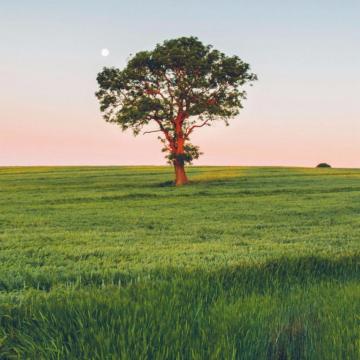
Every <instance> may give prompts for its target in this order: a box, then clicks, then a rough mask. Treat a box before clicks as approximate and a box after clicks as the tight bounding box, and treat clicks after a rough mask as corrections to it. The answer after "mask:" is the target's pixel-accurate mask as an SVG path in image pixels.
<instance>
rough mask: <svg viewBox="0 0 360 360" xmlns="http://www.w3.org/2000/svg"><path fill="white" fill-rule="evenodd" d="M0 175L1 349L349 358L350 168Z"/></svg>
mask: <svg viewBox="0 0 360 360" xmlns="http://www.w3.org/2000/svg"><path fill="white" fill-rule="evenodd" d="M170 171H171V170H169V169H168V168H166V167H164V168H162V167H158V168H153V167H142V168H115V167H114V168H3V169H0V200H1V201H0V358H1V359H12V358H14V359H16V358H21V359H111V358H113V359H119V358H121V359H145V358H146V359H321V360H322V359H359V358H360V282H359V280H360V273H359V270H360V242H359V238H360V219H359V209H360V188H359V185H358V184H359V180H360V171H358V170H334V169H325V170H322V169H295V168H288V169H286V168H282V169H281V168H278V169H276V168H211V167H204V168H192V169H191V175H190V176H191V178H192V179H193V183H192V184H191V185H190V186H188V187H185V188H182V189H176V188H173V187H170V186H168V184H167V182H168V181H169V179H170V178H171V173H170Z"/></svg>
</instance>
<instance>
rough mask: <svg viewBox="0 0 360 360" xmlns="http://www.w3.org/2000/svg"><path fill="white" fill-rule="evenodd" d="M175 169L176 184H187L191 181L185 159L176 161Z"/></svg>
mask: <svg viewBox="0 0 360 360" xmlns="http://www.w3.org/2000/svg"><path fill="white" fill-rule="evenodd" d="M174 169H175V185H176V186H181V185H185V184H187V183H188V182H189V180H188V178H187V176H186V173H185V165H184V162H183V161H178V160H175V161H174Z"/></svg>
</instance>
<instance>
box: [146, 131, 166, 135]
mask: <svg viewBox="0 0 360 360" xmlns="http://www.w3.org/2000/svg"><path fill="white" fill-rule="evenodd" d="M155 132H163V131H162V130H152V131H145V132H144V133H143V135H145V134H151V133H155Z"/></svg>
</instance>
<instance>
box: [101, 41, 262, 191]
mask: <svg viewBox="0 0 360 360" xmlns="http://www.w3.org/2000/svg"><path fill="white" fill-rule="evenodd" d="M256 79H257V77H256V75H255V74H252V73H251V72H250V67H249V65H248V64H247V63H245V62H243V61H242V60H241V59H240V58H239V57H237V56H226V55H225V54H223V53H222V52H220V51H218V50H214V49H213V48H212V46H211V45H207V46H206V45H204V44H203V43H202V42H200V41H199V40H198V39H197V38H196V37H181V38H178V39H174V40H168V41H165V42H164V43H162V44H158V45H157V46H156V47H155V49H154V50H152V51H141V52H138V53H137V54H135V55H134V56H132V57H131V59H130V60H129V62H128V64H127V66H126V67H125V68H124V69H123V70H120V69H117V68H104V69H103V70H102V72H100V73H99V74H98V76H97V81H98V84H99V91H98V92H97V93H96V96H97V98H98V99H99V102H100V109H101V111H102V112H103V113H104V118H105V120H106V121H107V122H110V123H116V124H118V125H120V126H121V128H122V130H123V131H125V130H127V129H128V128H131V129H132V130H133V133H134V135H138V134H139V133H140V132H141V131H142V130H143V128H144V127H145V126H146V125H148V124H150V125H151V124H153V125H155V126H156V130H152V131H146V132H145V133H152V132H160V133H161V136H159V139H160V140H161V141H162V143H163V144H164V149H163V151H164V152H166V153H167V156H166V157H167V159H168V161H169V162H170V163H171V164H173V165H174V169H175V177H176V179H175V183H176V185H183V184H185V183H187V182H188V179H187V176H186V173H185V167H184V165H185V164H186V163H191V162H192V161H193V160H194V159H197V158H198V157H199V156H200V155H201V153H200V151H199V148H198V147H197V146H194V145H192V144H191V143H190V141H189V140H190V135H191V134H192V133H193V131H195V130H196V129H199V128H202V127H204V126H210V125H211V124H212V123H213V122H214V121H215V120H224V121H225V123H226V125H228V120H229V119H231V118H233V117H234V116H236V115H237V114H239V111H240V109H241V108H242V100H243V99H245V98H246V92H245V90H244V89H242V86H243V85H245V84H246V83H251V82H252V81H254V80H256Z"/></svg>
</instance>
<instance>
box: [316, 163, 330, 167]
mask: <svg viewBox="0 0 360 360" xmlns="http://www.w3.org/2000/svg"><path fill="white" fill-rule="evenodd" d="M317 167H318V168H331V165H329V164H327V163H320V164H319V165H318V166H317Z"/></svg>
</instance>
